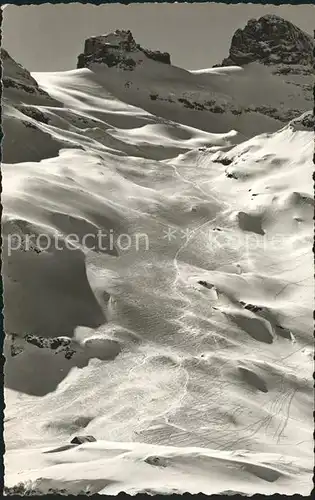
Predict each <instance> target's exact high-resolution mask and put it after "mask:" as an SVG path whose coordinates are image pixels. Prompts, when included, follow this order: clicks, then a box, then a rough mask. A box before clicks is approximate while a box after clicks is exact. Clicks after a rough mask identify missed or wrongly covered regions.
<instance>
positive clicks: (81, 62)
mask: <svg viewBox="0 0 315 500" xmlns="http://www.w3.org/2000/svg"><path fill="white" fill-rule="evenodd" d="M142 55H144V56H146V57H148V58H149V59H153V60H155V61H158V62H161V63H165V64H171V59H170V55H169V54H168V53H167V52H160V51H152V50H147V49H144V48H143V47H141V46H140V45H139V44H137V43H136V41H135V39H134V38H133V36H132V33H131V31H130V30H127V31H124V30H116V31H114V32H111V33H108V34H106V35H100V36H93V37H90V38H88V39H87V40H85V44H84V52H83V53H82V54H80V55H79V57H78V63H77V68H88V67H89V66H90V65H91V64H95V63H96V64H106V65H107V66H108V67H109V68H111V67H113V66H116V67H118V68H120V69H124V70H132V69H134V68H135V66H136V65H137V64H141V62H142V59H141V56H142Z"/></svg>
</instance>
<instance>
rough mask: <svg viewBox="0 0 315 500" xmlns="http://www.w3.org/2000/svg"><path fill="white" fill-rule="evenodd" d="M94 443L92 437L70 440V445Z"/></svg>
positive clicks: (76, 437)
mask: <svg viewBox="0 0 315 500" xmlns="http://www.w3.org/2000/svg"><path fill="white" fill-rule="evenodd" d="M94 441H96V439H95V437H94V436H75V437H74V438H73V439H71V441H70V443H71V444H82V443H92V442H94Z"/></svg>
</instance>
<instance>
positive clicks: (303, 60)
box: [220, 14, 314, 66]
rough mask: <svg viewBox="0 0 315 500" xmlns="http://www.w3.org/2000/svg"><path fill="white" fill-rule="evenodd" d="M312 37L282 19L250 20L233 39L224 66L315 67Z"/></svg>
mask: <svg viewBox="0 0 315 500" xmlns="http://www.w3.org/2000/svg"><path fill="white" fill-rule="evenodd" d="M313 47H314V41H313V39H312V37H311V36H310V35H309V34H307V33H305V32H304V31H302V30H301V29H300V28H298V27H297V26H295V25H294V24H292V23H291V22H290V21H286V20H285V19H282V18H281V17H278V16H275V15H273V14H268V15H265V16H262V17H260V18H259V19H258V20H257V19H250V20H249V21H248V23H247V24H246V26H245V28H244V29H238V30H236V32H235V33H234V35H233V38H232V42H231V47H230V53H229V56H228V57H227V58H226V59H224V60H223V61H222V64H221V65H220V66H234V65H236V66H243V65H244V64H248V63H251V62H260V63H263V64H266V65H270V64H288V65H293V64H299V65H305V66H307V65H312V64H313Z"/></svg>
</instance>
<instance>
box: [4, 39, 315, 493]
mask: <svg viewBox="0 0 315 500" xmlns="http://www.w3.org/2000/svg"><path fill="white" fill-rule="evenodd" d="M115 36H116V35H115ZM106 43H109V42H106ZM108 49H109V47H108V46H106V51H105V52H106V57H108ZM115 50H116V48H115ZM136 51H137V54H138V53H139V52H141V54H144V55H141V58H143V60H142V62H141V63H139V64H138V65H136V67H135V68H134V69H133V70H132V71H129V70H126V69H125V68H124V69H122V68H121V67H116V66H112V67H110V68H109V67H107V66H106V65H105V64H104V63H101V64H99V63H98V64H95V63H94V62H91V61H90V60H89V61H88V65H89V67H88V68H86V67H84V68H80V69H77V70H74V71H68V72H63V73H46V74H44V73H43V74H36V75H32V76H31V77H30V76H28V75H29V74H28V73H25V75H26V76H25V78H26V79H27V80H28V82H30V83H28V85H32V86H33V87H34V89H35V88H36V89H39V88H42V89H43V92H46V94H45V100H44V101H42V100H41V101H40V102H39V101H36V102H35V101H32V103H30V102H29V101H28V92H25V96H24V94H23V93H22V91H21V92H20V90H19V92H20V93H19V98H18V99H17V98H16V97H15V94H14V95H13V93H7V88H5V89H4V93H5V109H4V112H5V116H6V119H7V120H9V123H10V127H9V128H8V129H7V132H6V137H5V141H4V164H3V165H2V175H3V194H2V203H3V207H4V211H3V218H2V235H3V250H2V253H3V257H2V258H3V276H4V278H3V279H4V287H5V297H4V299H5V311H4V313H5V329H6V333H7V335H6V340H5V356H6V363H5V384H6V410H5V441H6V455H5V465H6V485H7V487H14V486H15V485H17V484H18V483H20V482H22V483H23V484H24V486H23V488H24V489H26V490H27V488H30V489H31V490H33V491H36V492H39V493H47V492H48V491H49V489H54V490H59V491H60V490H63V491H64V490H65V491H67V492H69V493H73V494H78V493H79V492H82V491H85V492H87V491H89V492H92V493H96V492H98V493H101V494H105V495H106V494H116V493H118V492H119V491H126V492H127V493H130V494H136V493H138V492H145V493H150V494H152V493H176V492H179V493H182V492H183V491H187V490H188V491H190V492H192V493H197V492H200V491H201V492H204V493H207V494H211V493H223V492H241V493H245V494H249V495H251V494H254V493H257V492H259V493H264V494H266V495H270V494H272V493H284V494H293V493H300V494H304V495H307V494H309V493H310V491H311V489H312V460H313V458H312V457H313V449H312V448H313V443H312V430H313V419H312V411H313V403H312V401H313V397H312V396H313V394H312V392H313V390H312V386H313V384H312V372H313V364H312V330H313V322H312V309H313V293H312V290H313V273H312V265H313V256H312V231H313V221H312V217H313V193H312V170H313V164H312V156H313V130H312V126H313V117H312V116H311V113H307V112H306V113H304V114H303V115H302V111H304V109H305V110H307V109H308V108H307V103H306V101H303V100H301V101H299V98H298V96H297V94H295V95H294V97H292V103H291V104H290V106H291V107H292V108H290V109H293V106H295V107H296V109H299V113H300V115H302V116H301V117H298V118H296V119H294V120H292V121H291V122H289V123H286V124H284V123H282V122H281V121H280V120H276V119H275V118H270V117H267V116H266V115H265V114H264V113H260V112H256V111H255V112H253V111H248V112H244V113H243V114H242V115H239V116H238V115H234V114H233V113H232V112H231V111H226V110H224V112H222V113H221V112H220V113H215V112H213V111H209V110H208V111H207V110H204V109H203V110H201V109H200V110H195V109H190V108H189V106H188V105H187V103H186V106H185V103H183V102H178V99H185V97H182V96H184V95H186V96H187V95H189V96H191V95H195V94H194V93H196V92H197V93H198V92H199V94H198V95H202V99H205V96H206V95H207V96H208V97H207V98H206V99H207V100H211V99H212V97H213V100H215V103H216V104H215V105H218V106H219V105H221V104H220V103H223V102H224V99H225V102H228V103H229V106H230V103H231V102H232V100H233V99H235V102H237V103H238V104H237V105H238V106H245V104H244V103H245V102H246V99H248V102H249V101H250V97H249V96H248V94H250V92H252V96H253V97H255V99H257V100H256V101H255V100H254V102H255V106H257V105H258V106H260V105H263V104H262V103H263V101H259V99H261V98H259V97H258V95H257V96H256V93H255V92H256V90H255V88H254V89H253V86H254V87H255V86H256V80H255V78H257V80H258V76H256V77H255V73H254V72H253V70H251V69H250V68H249V67H248V66H247V67H245V68H244V69H241V70H240V69H239V68H237V69H236V70H235V68H234V69H233V68H232V69H231V70H230V71H229V70H228V69H225V68H214V69H213V70H211V71H205V72H199V74H193V73H190V72H187V71H184V70H181V69H180V68H174V67H172V66H171V65H170V64H169V63H168V62H167V61H166V62H159V61H157V60H155V59H152V57H151V58H150V57H148V56H147V55H146V54H145V53H144V52H143V50H141V49H139V48H138V47H136ZM138 55H139V54H138ZM98 56H99V54H98ZM81 62H82V58H81ZM138 62H139V59H138ZM120 63H121V61H120ZM120 63H119V64H120ZM254 64H257V65H258V67H259V68H260V69H261V70H262V71H264V69H266V68H264V66H262V65H261V64H260V63H254ZM9 67H11V68H15V69H14V74H15V75H16V74H17V71H18V72H20V69H16V67H15V66H14V64H13V63H11V62H10V66H9ZM267 69H268V68H267ZM267 69H266V71H267ZM268 75H269V76H268V79H267V80H268V81H269V82H270V86H271V87H272V88H273V89H275V90H274V92H275V94H274V95H273V96H270V99H271V98H273V99H274V100H275V103H276V99H277V94H276V92H278V91H279V95H280V87H281V88H282V87H285V84H284V83H283V81H282V79H281V78H282V77H280V76H279V75H272V74H271V73H270V72H269V73H268ZM22 76H23V75H22ZM11 78H15V77H14V76H13V77H12V76H11ZM30 78H32V79H33V78H35V83H31V82H33V80H30ZM266 78H267V77H266ZM237 81H238V82H239V86H238V87H237V86H235V82H237ZM36 82H38V84H36ZM127 82H129V83H128V85H126V83H127ZM251 82H253V83H252V86H251ZM276 82H278V83H279V86H280V87H279V90H276V89H277V88H278V87H277V85H278V84H277V83H276ZM37 85H38V86H37ZM271 87H270V88H271ZM231 88H233V89H234V90H233V91H234V94H233V96H235V97H233V98H232V97H231V94H229V93H228V91H229V89H231ZM154 89H155V92H157V93H158V97H157V98H156V99H152V98H151V97H150V94H151V93H152V92H153V91H154ZM10 92H11V91H10ZM23 92H24V90H23ZM185 92H186V94H185ZM187 92H188V94H187ZM35 93H36V99H37V97H38V96H39V94H40V95H44V94H42V91H41V90H36V92H35ZM171 93H173V94H174V95H175V96H176V102H174V103H170V102H166V103H163V102H162V100H161V99H160V97H161V96H163V95H164V96H165V95H171ZM152 95H153V94H152ZM196 95H197V94H196ZM23 96H24V97H23ZM47 96H48V97H47ZM179 96H180V97H179ZM209 96H210V97H209ZM39 97H41V96H39ZM174 99H175V98H174ZM194 99H195V97H194ZM220 99H221V100H220ZM242 99H243V100H242ZM301 99H302V98H301ZM203 102H204V101H203ZM233 102H234V101H233ZM290 102H291V101H290ZM239 103H241V104H239ZM288 103H289V100H288V101H287V104H288ZM297 103H298V104H297ZM303 103H304V104H303ZM302 104H303V105H302ZM275 105H276V104H275ZM21 106H22V107H21ZM222 106H223V104H222ZM288 106H289V104H288ZM303 106H304V108H303ZM246 120H247V121H246ZM26 123H27V125H26ZM239 124H240V126H238V125H239ZM254 127H256V129H254ZM219 131H220V132H219ZM255 133H256V134H257V135H255ZM245 135H248V136H249V137H245ZM254 135H255V136H254ZM13 235H14V238H13ZM69 235H72V236H73V235H76V236H77V239H76V241H73V239H72V240H71V241H70V239H69ZM86 235H88V236H89V237H88V239H86V238H85V236H86ZM99 235H101V236H102V238H103V239H102V241H101V243H102V244H100V240H98V239H97V237H98V236H99ZM49 239H50V245H47V246H45V245H46V243H47V240H49ZM9 244H10V246H9ZM57 244H58V246H57ZM21 416H22V417H21ZM78 434H79V435H81V434H88V435H93V436H94V437H95V438H96V442H91V443H84V444H80V445H74V444H71V443H70V441H71V440H72V438H73V437H74V436H76V435H78ZM183 474H184V475H185V481H184V482H183Z"/></svg>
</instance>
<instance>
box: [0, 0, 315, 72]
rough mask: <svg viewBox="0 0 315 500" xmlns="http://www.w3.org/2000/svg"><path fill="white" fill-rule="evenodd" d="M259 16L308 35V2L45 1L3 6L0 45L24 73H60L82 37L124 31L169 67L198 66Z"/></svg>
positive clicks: (224, 51) (312, 9) (313, 11)
mask: <svg viewBox="0 0 315 500" xmlns="http://www.w3.org/2000/svg"><path fill="white" fill-rule="evenodd" d="M264 14H276V15H279V16H281V17H283V18H284V19H287V20H289V21H291V22H293V23H294V24H296V25H297V26H299V27H300V28H302V29H303V30H304V31H306V32H308V33H310V34H313V28H314V19H315V6H313V5H295V6H294V5H281V6H275V5H253V4H236V5H226V4H218V3H205V4H198V3H194V4H167V3H165V4H149V3H147V4H135V3H133V4H131V5H122V4H110V5H106V4H105V5H104V4H103V5H101V6H95V5H89V4H87V5H86V4H85V5H84V4H79V3H77V4H70V5H69V4H66V5H65V4H61V5H54V4H48V3H47V4H43V5H30V6H15V5H7V6H6V8H5V9H4V12H3V25H2V46H3V47H4V48H5V49H6V50H7V51H8V52H9V54H10V55H11V56H12V57H13V58H14V59H15V60H16V61H17V62H19V63H20V64H22V66H24V67H25V68H27V69H28V70H29V71H34V72H36V71H64V70H69V69H74V68H75V67H76V62H77V56H78V54H79V53H80V52H82V50H83V46H84V40H85V39H86V38H88V37H90V36H95V35H101V34H104V33H108V32H109V31H113V30H115V29H130V30H131V32H132V34H133V36H134V38H135V40H136V42H137V43H139V44H140V45H142V46H143V47H145V48H149V49H155V50H161V51H167V52H169V53H170V54H171V60H172V64H174V65H175V66H179V67H182V68H186V69H200V68H207V67H211V66H212V65H213V64H216V63H219V62H221V61H222V59H223V58H224V57H226V56H227V55H228V52H229V46H230V42H231V38H232V36H233V33H234V32H235V30H236V29H238V28H243V27H244V26H245V24H246V23H247V21H248V19H250V18H257V17H260V16H262V15H264Z"/></svg>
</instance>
